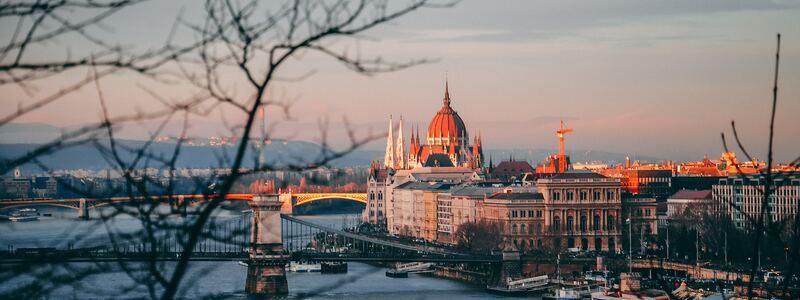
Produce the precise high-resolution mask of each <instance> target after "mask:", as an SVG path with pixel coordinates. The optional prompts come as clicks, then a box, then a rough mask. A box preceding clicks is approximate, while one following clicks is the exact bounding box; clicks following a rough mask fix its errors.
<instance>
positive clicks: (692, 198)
mask: <svg viewBox="0 0 800 300" xmlns="http://www.w3.org/2000/svg"><path fill="white" fill-rule="evenodd" d="M710 202H711V190H700V191H693V190H681V191H678V192H677V193H675V194H673V195H672V196H669V198H667V218H669V219H672V218H675V217H676V216H678V215H681V214H683V213H684V212H685V211H686V209H687V208H690V207H697V208H699V207H702V206H704V205H706V204H709V203H710Z"/></svg>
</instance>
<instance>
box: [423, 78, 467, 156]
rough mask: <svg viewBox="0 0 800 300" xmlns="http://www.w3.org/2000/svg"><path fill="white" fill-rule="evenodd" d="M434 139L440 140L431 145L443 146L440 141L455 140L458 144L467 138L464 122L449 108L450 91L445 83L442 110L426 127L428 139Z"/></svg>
mask: <svg viewBox="0 0 800 300" xmlns="http://www.w3.org/2000/svg"><path fill="white" fill-rule="evenodd" d="M436 138H440V140H434V143H433V144H443V142H442V140H441V139H450V140H453V139H455V141H456V142H459V141H460V140H462V139H465V140H466V139H467V138H468V136H467V127H466V126H464V120H461V117H459V116H458V113H457V112H456V111H455V110H453V108H452V107H450V91H449V88H448V83H447V82H445V86H444V99H443V100H442V108H441V109H439V112H437V113H436V115H435V116H433V119H432V120H431V123H430V125H428V139H436Z"/></svg>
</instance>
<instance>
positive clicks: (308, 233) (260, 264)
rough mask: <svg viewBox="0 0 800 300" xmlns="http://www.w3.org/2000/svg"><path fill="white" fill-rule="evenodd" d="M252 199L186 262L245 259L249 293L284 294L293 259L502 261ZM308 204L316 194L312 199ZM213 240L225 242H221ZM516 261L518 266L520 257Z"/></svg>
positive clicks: (103, 253)
mask: <svg viewBox="0 0 800 300" xmlns="http://www.w3.org/2000/svg"><path fill="white" fill-rule="evenodd" d="M328 195H331V194H328ZM235 197H239V196H235ZM249 197H250V201H249V202H248V203H249V204H250V207H251V208H252V215H251V216H250V218H249V220H246V219H247V218H241V217H239V218H233V219H229V220H223V221H220V222H218V221H216V220H215V221H214V222H211V223H212V224H214V225H215V227H213V228H209V229H207V230H208V231H209V232H205V231H204V234H203V236H204V237H203V238H202V239H201V241H200V242H199V243H198V244H197V246H196V247H195V248H193V249H192V253H191V255H190V256H189V257H187V258H186V259H189V260H193V261H245V262H246V263H247V279H246V282H245V291H246V292H247V293H249V294H254V295H274V294H285V293H288V283H287V281H286V274H285V272H286V271H285V266H286V264H287V263H288V261H290V260H303V261H354V262H437V263H459V264H460V263H472V264H490V265H491V266H499V265H501V264H502V265H505V264H506V263H507V261H506V259H505V256H499V255H498V256H472V255H466V254H463V253H458V252H455V251H452V250H449V249H443V248H437V247H431V246H421V245H411V244H405V243H401V242H398V241H393V240H387V239H382V238H378V237H374V236H367V235H364V234H359V233H356V232H352V231H348V230H343V229H342V230H340V229H334V228H329V227H326V226H323V225H319V224H316V223H312V222H308V221H305V220H301V219H298V218H294V217H292V216H289V215H285V214H281V212H280V210H281V207H282V206H283V205H284V204H285V202H281V201H279V200H278V198H279V196H278V195H277V194H272V195H269V194H268V195H250V196H249ZM323 197H324V196H322V195H319V196H317V199H324V198H323ZM242 198H246V197H244V196H242ZM307 199H313V197H311V196H309V197H308V198H307ZM106 200H109V199H106ZM184 200H186V198H184ZM232 200H238V199H232ZM242 200H243V199H242ZM41 201H43V200H41ZM51 201H52V200H51ZM86 201H88V200H84V205H86V204H87V202H86ZM109 201H110V200H109ZM306 201H313V200H306ZM36 203H47V204H51V203H52V202H47V201H44V202H36ZM95 205H99V203H98V204H95ZM248 221H249V222H248ZM178 228H180V227H178ZM184 235H185V233H184V232H181V231H179V229H175V231H174V232H163V233H161V234H160V236H159V237H158V238H156V239H129V240H127V241H126V242H125V243H123V244H120V243H104V242H102V241H101V242H100V244H102V245H103V246H96V247H90V248H79V249H54V248H44V249H43V248H28V249H25V248H20V249H13V250H12V251H0V264H19V263H31V264H36V263H60V262H97V261H107V262H114V261H153V260H156V261H176V260H179V259H182V255H183V253H184V251H183V250H184V249H183V243H182V242H181V241H183V240H184V239H185V236H184ZM215 236H228V237H229V238H228V239H227V240H224V241H220V239H219V238H218V237H215ZM516 262H517V263H519V257H518V256H517V261H516ZM493 268H494V267H493ZM495 269H500V268H495Z"/></svg>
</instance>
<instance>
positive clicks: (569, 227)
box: [567, 216, 574, 231]
mask: <svg viewBox="0 0 800 300" xmlns="http://www.w3.org/2000/svg"><path fill="white" fill-rule="evenodd" d="M573 221H574V220H573V218H572V216H568V217H567V230H568V231H570V230H572V223H573Z"/></svg>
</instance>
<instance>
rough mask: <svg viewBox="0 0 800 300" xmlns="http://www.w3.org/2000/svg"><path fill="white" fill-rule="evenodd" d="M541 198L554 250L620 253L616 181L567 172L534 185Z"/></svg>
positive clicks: (619, 192) (618, 201)
mask: <svg viewBox="0 0 800 300" xmlns="http://www.w3.org/2000/svg"><path fill="white" fill-rule="evenodd" d="M536 186H537V188H538V190H539V192H540V193H541V194H542V195H543V198H544V201H543V204H544V208H543V212H542V213H543V218H544V219H543V221H544V225H543V227H544V231H545V232H546V234H545V236H546V237H547V239H548V241H547V242H548V243H549V244H550V247H552V248H554V249H556V250H562V249H564V248H581V249H585V250H591V249H593V250H602V251H615V252H616V251H619V250H620V244H619V241H620V234H621V232H620V213H621V211H620V210H621V198H620V197H621V186H620V181H619V179H616V178H610V177H606V176H603V175H600V174H597V173H594V172H591V171H582V170H581V171H567V172H565V173H560V174H556V175H554V176H552V177H550V178H543V179H539V180H537V181H536Z"/></svg>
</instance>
